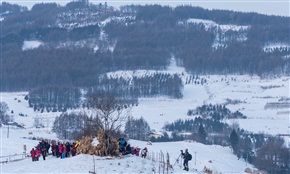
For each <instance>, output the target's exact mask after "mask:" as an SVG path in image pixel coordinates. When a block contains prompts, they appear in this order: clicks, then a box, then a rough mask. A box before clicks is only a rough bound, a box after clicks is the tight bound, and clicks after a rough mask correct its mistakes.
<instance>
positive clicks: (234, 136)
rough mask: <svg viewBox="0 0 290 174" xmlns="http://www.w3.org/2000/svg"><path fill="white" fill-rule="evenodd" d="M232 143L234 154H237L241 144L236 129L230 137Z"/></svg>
mask: <svg viewBox="0 0 290 174" xmlns="http://www.w3.org/2000/svg"><path fill="white" fill-rule="evenodd" d="M230 143H231V147H232V148H233V151H234V153H236V152H237V147H238V143H239V137H238V134H237V133H236V130H235V129H233V131H232V133H231V135H230Z"/></svg>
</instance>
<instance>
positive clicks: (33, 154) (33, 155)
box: [30, 150, 36, 158]
mask: <svg viewBox="0 0 290 174" xmlns="http://www.w3.org/2000/svg"><path fill="white" fill-rule="evenodd" d="M30 154H31V157H32V158H35V155H36V151H35V150H31V151H30Z"/></svg>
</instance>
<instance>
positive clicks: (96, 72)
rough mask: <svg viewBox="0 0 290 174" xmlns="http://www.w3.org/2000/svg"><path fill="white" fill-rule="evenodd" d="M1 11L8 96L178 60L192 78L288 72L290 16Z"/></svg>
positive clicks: (83, 8) (99, 9)
mask: <svg viewBox="0 0 290 174" xmlns="http://www.w3.org/2000/svg"><path fill="white" fill-rule="evenodd" d="M1 9H2V13H1V14H0V16H1V20H0V22H1V26H2V30H1V45H0V46H1V48H0V49H1V58H0V59H1V63H2V67H1V78H0V83H1V90H2V91H19V90H28V91H30V90H32V89H34V88H36V87H41V86H46V85H56V86H59V85H69V86H74V87H95V86H96V85H98V84H99V82H100V80H101V79H99V78H100V77H102V75H103V74H104V73H106V72H110V71H116V70H138V69H144V70H164V69H165V68H166V67H167V66H168V65H169V63H170V60H171V58H172V57H174V58H175V59H176V61H177V63H178V65H180V66H184V67H185V68H186V70H187V71H188V72H189V73H192V74H258V75H261V76H268V75H275V74H289V65H288V64H289V55H290V43H289V40H290V35H289V30H290V25H289V17H280V16H266V15H261V14H257V13H242V12H234V11H226V10H207V9H203V8H200V7H191V6H179V7H176V8H171V7H168V6H160V5H150V6H135V5H128V6H123V7H121V8H120V10H116V9H114V8H112V7H110V4H107V3H105V4H101V3H100V4H99V5H93V4H90V3H89V2H88V1H86V0H81V1H77V2H70V3H68V4H67V5H66V6H59V5H57V4H55V3H45V4H44V3H40V4H36V5H34V6H33V7H32V9H31V10H27V9H26V8H24V7H20V6H17V5H12V4H8V3H2V4H1ZM29 41H37V42H38V43H39V46H38V47H35V48H33V49H27V48H26V47H24V46H25V44H26V43H27V42H29ZM272 45H276V46H275V47H272ZM277 45H278V46H277ZM151 79H152V78H147V79H146V81H147V82H148V81H150V80H151ZM144 81H145V79H144ZM153 81H154V80H153ZM153 81H150V82H151V83H155V82H153ZM139 84H140V83H139ZM142 84H144V83H142ZM140 85H141V84H140ZM179 86H181V85H179ZM161 91H162V90H161ZM163 91H164V90H163ZM147 93H148V92H147ZM149 93H151V94H152V95H156V93H154V92H152V91H151V92H149ZM163 94H164V93H163ZM176 94H177V95H176V96H175V97H180V95H178V92H177V93H176ZM143 95H145V94H143ZM146 95H147V94H146Z"/></svg>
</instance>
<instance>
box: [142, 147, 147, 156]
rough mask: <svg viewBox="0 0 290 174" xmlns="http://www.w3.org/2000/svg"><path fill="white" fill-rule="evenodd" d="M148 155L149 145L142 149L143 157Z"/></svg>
mask: <svg viewBox="0 0 290 174" xmlns="http://www.w3.org/2000/svg"><path fill="white" fill-rule="evenodd" d="M146 156H147V147H145V148H144V149H142V151H141V157H142V158H146Z"/></svg>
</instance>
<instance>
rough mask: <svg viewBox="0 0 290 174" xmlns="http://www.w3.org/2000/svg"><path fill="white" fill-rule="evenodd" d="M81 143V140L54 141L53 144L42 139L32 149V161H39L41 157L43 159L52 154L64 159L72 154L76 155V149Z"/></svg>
mask: <svg viewBox="0 0 290 174" xmlns="http://www.w3.org/2000/svg"><path fill="white" fill-rule="evenodd" d="M78 145H79V142H78V141H76V142H73V143H70V142H66V143H61V142H55V141H52V142H51V144H50V143H48V142H47V141H44V140H42V141H41V142H39V143H38V144H37V146H35V148H32V149H31V151H30V155H31V158H32V161H39V157H40V156H42V158H43V160H45V158H46V157H47V156H48V155H49V154H52V156H55V157H57V158H60V159H63V158H67V157H70V156H75V155H76V150H77V147H78ZM49 150H51V153H49Z"/></svg>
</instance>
